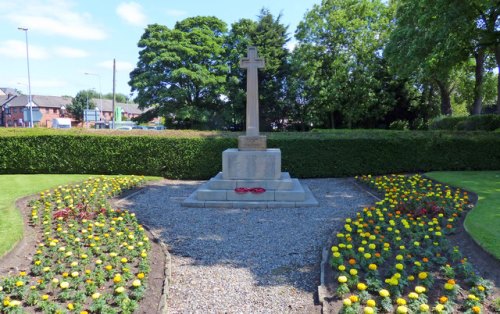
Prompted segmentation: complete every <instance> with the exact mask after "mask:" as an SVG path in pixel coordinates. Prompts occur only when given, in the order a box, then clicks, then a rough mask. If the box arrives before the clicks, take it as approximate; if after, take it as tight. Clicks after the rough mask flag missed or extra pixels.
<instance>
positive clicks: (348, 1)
mask: <svg viewBox="0 0 500 314" xmlns="http://www.w3.org/2000/svg"><path fill="white" fill-rule="evenodd" d="M390 17H391V9H390V7H389V6H387V5H385V4H384V3H382V2H381V1H378V0H373V1H372V0H361V1H358V0H323V1H322V3H321V5H315V6H314V7H313V8H312V10H310V11H309V12H308V13H307V14H306V16H305V19H304V20H303V21H302V22H301V23H300V24H299V27H298V30H297V33H296V37H297V39H298V40H299V46H298V48H297V49H296V51H294V53H299V54H302V55H303V57H301V59H302V60H304V61H305V63H304V65H303V70H302V71H304V72H307V73H309V75H311V76H312V77H314V79H312V80H309V81H308V82H309V83H310V84H312V86H311V87H310V90H315V92H314V93H315V95H314V98H315V99H314V101H313V105H314V106H315V107H316V111H317V112H319V113H322V114H323V115H326V116H328V117H329V119H328V120H329V121H328V123H327V125H329V126H330V127H335V121H336V119H337V117H338V116H341V120H343V121H345V124H346V126H347V127H352V126H354V125H355V124H356V123H359V122H360V121H362V120H363V119H366V118H370V117H377V116H383V115H384V114H385V113H386V112H387V111H388V110H389V108H388V107H387V106H386V105H387V104H384V102H381V101H379V99H380V92H381V91H383V89H382V88H381V82H380V81H379V80H377V78H376V77H375V73H376V72H378V71H379V70H380V67H381V66H384V64H383V62H382V61H381V58H382V55H381V51H382V50H383V48H384V45H385V42H386V39H387V36H388V32H389V30H390V26H391V23H390Z"/></svg>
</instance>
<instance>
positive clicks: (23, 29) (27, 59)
mask: <svg viewBox="0 0 500 314" xmlns="http://www.w3.org/2000/svg"><path fill="white" fill-rule="evenodd" d="M17 29H18V30H20V31H23V32H24V34H25V35H26V63H27V64H28V106H29V107H30V128H32V127H33V102H32V99H31V78H30V57H29V51H28V29H27V28H24V27H18V28H17Z"/></svg>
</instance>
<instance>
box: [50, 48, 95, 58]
mask: <svg viewBox="0 0 500 314" xmlns="http://www.w3.org/2000/svg"><path fill="white" fill-rule="evenodd" d="M54 52H55V53H56V55H58V56H60V57H63V58H85V57H87V56H88V55H89V54H88V52H87V51H85V50H82V49H76V48H71V47H62V46H60V47H55V48H54Z"/></svg>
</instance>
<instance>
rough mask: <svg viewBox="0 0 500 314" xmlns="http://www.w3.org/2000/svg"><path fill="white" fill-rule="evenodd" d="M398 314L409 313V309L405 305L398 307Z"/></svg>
mask: <svg viewBox="0 0 500 314" xmlns="http://www.w3.org/2000/svg"><path fill="white" fill-rule="evenodd" d="M396 312H397V313H400V314H404V313H408V308H407V307H406V306H404V305H400V306H398V308H397V310H396Z"/></svg>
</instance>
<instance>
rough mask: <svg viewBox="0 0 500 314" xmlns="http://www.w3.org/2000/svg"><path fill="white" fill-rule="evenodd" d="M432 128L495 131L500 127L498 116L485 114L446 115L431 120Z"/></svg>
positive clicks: (499, 117)
mask: <svg viewBox="0 0 500 314" xmlns="http://www.w3.org/2000/svg"><path fill="white" fill-rule="evenodd" d="M430 128H431V129H434V130H461V131H495V130H496V129H498V128H500V116H499V115H494V114H485V115H480V116H477V115H476V116H469V117H446V118H442V119H437V120H435V121H433V122H432V123H431V125H430Z"/></svg>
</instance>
